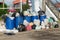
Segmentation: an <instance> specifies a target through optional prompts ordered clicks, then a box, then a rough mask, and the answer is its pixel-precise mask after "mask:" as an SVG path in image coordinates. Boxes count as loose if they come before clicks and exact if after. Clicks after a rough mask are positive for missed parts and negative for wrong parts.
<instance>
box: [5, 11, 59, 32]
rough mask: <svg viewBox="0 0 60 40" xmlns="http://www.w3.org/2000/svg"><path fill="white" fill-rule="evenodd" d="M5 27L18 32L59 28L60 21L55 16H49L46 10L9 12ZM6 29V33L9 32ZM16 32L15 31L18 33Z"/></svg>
mask: <svg viewBox="0 0 60 40" xmlns="http://www.w3.org/2000/svg"><path fill="white" fill-rule="evenodd" d="M5 27H6V29H7V30H9V31H12V30H14V29H16V30H18V31H16V32H22V31H30V30H32V29H34V30H41V29H50V28H58V27H59V25H58V23H57V22H56V21H55V20H54V18H53V17H47V16H46V14H45V12H44V11H38V13H37V12H32V13H31V12H29V11H24V13H20V12H9V14H7V15H6V18H5ZM9 31H6V33H9ZM16 32H15V33H16Z"/></svg>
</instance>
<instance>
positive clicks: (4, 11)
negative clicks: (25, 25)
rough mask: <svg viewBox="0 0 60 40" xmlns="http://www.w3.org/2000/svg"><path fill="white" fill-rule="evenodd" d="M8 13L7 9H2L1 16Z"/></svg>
mask: <svg viewBox="0 0 60 40" xmlns="http://www.w3.org/2000/svg"><path fill="white" fill-rule="evenodd" d="M6 13H8V12H7V9H5V10H3V9H0V16H1V15H3V14H6Z"/></svg>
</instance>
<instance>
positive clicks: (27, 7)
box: [22, 0, 29, 11]
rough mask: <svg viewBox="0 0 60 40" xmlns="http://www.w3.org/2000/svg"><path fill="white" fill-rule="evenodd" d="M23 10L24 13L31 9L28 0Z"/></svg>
mask: <svg viewBox="0 0 60 40" xmlns="http://www.w3.org/2000/svg"><path fill="white" fill-rule="evenodd" d="M22 8H23V11H25V10H27V9H29V5H28V0H27V3H26V4H25V5H23V7H22Z"/></svg>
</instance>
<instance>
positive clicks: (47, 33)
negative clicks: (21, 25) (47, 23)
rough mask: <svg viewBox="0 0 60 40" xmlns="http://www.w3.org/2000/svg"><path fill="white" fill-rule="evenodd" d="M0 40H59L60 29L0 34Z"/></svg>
mask: <svg viewBox="0 0 60 40" xmlns="http://www.w3.org/2000/svg"><path fill="white" fill-rule="evenodd" d="M0 40H60V29H53V30H52V29H50V30H39V31H36V30H31V31H26V32H19V33H17V34H15V35H5V34H4V33H0Z"/></svg>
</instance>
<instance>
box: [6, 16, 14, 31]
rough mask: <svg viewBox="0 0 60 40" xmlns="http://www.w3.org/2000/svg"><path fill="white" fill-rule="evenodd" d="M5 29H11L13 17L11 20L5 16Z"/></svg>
mask: <svg viewBox="0 0 60 40" xmlns="http://www.w3.org/2000/svg"><path fill="white" fill-rule="evenodd" d="M5 26H6V29H8V30H13V28H14V19H13V20H12V19H11V18H9V17H6V25H5Z"/></svg>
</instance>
